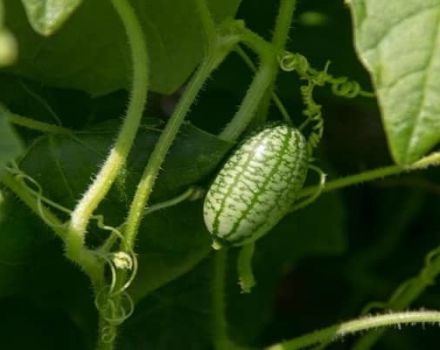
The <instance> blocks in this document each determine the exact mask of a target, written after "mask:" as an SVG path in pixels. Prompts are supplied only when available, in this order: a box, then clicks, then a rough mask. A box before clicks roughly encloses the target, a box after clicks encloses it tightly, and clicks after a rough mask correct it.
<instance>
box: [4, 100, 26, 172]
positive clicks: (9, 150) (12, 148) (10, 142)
mask: <svg viewBox="0 0 440 350" xmlns="http://www.w3.org/2000/svg"><path fill="white" fill-rule="evenodd" d="M2 108H3V107H2V106H0V176H1V175H2V172H3V171H4V167H5V165H6V163H8V162H9V161H11V160H13V159H14V158H16V157H17V156H18V155H19V154H20V152H21V150H22V146H21V142H20V140H19V139H18V137H17V136H16V135H15V133H14V130H12V128H11V126H10V125H9V123H8V121H7V120H6V115H5V113H4V110H3V109H2Z"/></svg>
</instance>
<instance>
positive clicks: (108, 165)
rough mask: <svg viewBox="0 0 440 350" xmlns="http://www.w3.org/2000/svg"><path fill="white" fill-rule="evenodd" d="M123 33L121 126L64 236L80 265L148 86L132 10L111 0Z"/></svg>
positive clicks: (142, 44)
mask: <svg viewBox="0 0 440 350" xmlns="http://www.w3.org/2000/svg"><path fill="white" fill-rule="evenodd" d="M112 4H113V6H114V8H115V10H116V12H117V13H118V15H119V17H120V19H121V21H122V23H123V25H124V28H125V30H126V33H127V38H128V43H129V46H130V53H131V58H132V62H133V79H132V82H133V83H132V89H131V93H130V102H129V106H128V109H127V113H126V117H125V119H124V122H123V125H122V128H121V130H120V132H119V134H118V137H117V139H116V142H115V144H114V146H113V148H112V149H111V150H110V154H109V155H108V157H107V159H106V160H105V162H104V165H103V166H102V168H101V170H100V171H99V173H98V174H97V176H96V178H95V180H94V181H93V182H92V184H91V185H90V187H89V188H88V189H87V191H86V193H85V194H84V195H83V197H82V198H81V199H80V201H79V202H78V204H77V205H76V207H75V209H74V211H73V213H72V216H71V221H70V226H69V231H68V235H67V239H66V253H67V256H68V257H69V258H71V259H72V260H73V261H76V262H78V263H79V264H80V265H81V264H82V262H81V261H82V260H83V259H82V256H87V255H89V254H87V252H86V250H85V249H84V244H85V232H86V229H87V225H88V223H89V221H90V218H91V216H92V215H93V212H94V210H95V209H96V208H97V207H98V205H99V203H100V202H101V201H102V199H103V198H104V197H105V196H106V194H107V192H108V191H109V189H110V187H111V186H112V184H113V182H114V181H115V179H116V177H117V175H118V173H119V171H120V170H121V168H122V167H123V166H124V164H125V161H126V158H127V155H128V153H129V151H130V149H131V146H132V144H133V141H134V138H135V136H136V133H137V130H138V128H139V124H140V121H141V117H142V112H143V110H144V107H145V103H146V97H147V89H148V68H147V67H148V64H147V63H148V62H147V48H146V45H145V40H144V34H143V32H142V28H141V26H140V24H139V21H138V19H137V17H136V14H135V12H134V9H133V8H132V7H131V5H130V4H129V3H128V1H127V0H112Z"/></svg>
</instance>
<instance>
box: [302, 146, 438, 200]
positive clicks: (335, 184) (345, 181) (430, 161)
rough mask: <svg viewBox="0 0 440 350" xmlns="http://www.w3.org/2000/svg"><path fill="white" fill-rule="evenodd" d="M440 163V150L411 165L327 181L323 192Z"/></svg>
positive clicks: (308, 190)
mask: <svg viewBox="0 0 440 350" xmlns="http://www.w3.org/2000/svg"><path fill="white" fill-rule="evenodd" d="M438 165H440V152H434V153H431V154H430V155H427V156H426V157H423V158H422V159H420V160H419V161H417V162H415V163H413V164H411V165H390V166H387V167H383V168H377V169H373V170H367V171H364V172H362V173H360V174H356V175H350V176H346V177H341V178H339V179H336V180H333V181H329V182H327V183H326V185H325V187H324V189H323V190H322V192H330V191H334V190H337V189H340V188H344V187H348V186H351V185H356V184H360V183H363V182H367V181H372V180H377V179H380V178H383V177H386V176H390V175H397V174H401V173H404V172H409V171H414V170H422V169H425V168H428V167H430V166H438ZM316 187H317V186H309V187H304V188H303V189H302V190H301V191H300V193H299V194H298V198H301V197H306V196H309V195H311V194H313V193H314V192H315V191H316V189H317V188H316Z"/></svg>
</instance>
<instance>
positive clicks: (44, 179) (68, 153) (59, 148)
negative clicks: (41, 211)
mask: <svg viewBox="0 0 440 350" xmlns="http://www.w3.org/2000/svg"><path fill="white" fill-rule="evenodd" d="M117 130H118V126H117V125H116V123H115V121H112V122H111V123H105V124H102V125H100V126H97V127H94V128H92V129H89V130H87V131H81V132H78V133H75V134H72V135H70V136H66V135H47V136H43V137H41V138H39V139H38V140H37V141H35V142H34V143H33V144H32V146H31V147H30V148H29V150H28V151H27V152H26V155H25V156H24V157H23V159H22V161H21V164H20V167H21V168H22V169H23V170H24V171H25V172H26V173H27V174H29V175H30V176H31V177H33V178H34V179H35V180H36V181H37V182H38V183H39V184H40V185H41V186H42V187H43V191H44V194H45V195H46V196H48V197H50V198H51V199H53V200H55V201H56V202H58V203H60V204H63V205H65V206H67V207H70V208H72V207H73V205H74V204H75V203H76V202H77V200H78V197H79V196H80V195H81V193H83V192H84V190H85V189H86V188H87V186H88V184H89V183H90V178H91V177H92V176H93V174H95V173H96V172H97V171H98V168H99V165H100V164H102V162H103V161H104V159H105V157H106V156H107V154H108V151H109V149H110V147H111V146H112V144H113V140H114V136H115V134H116V132H117ZM159 134H160V131H158V130H157V129H154V128H151V127H149V126H148V125H145V124H144V125H143V127H142V128H141V130H140V131H139V133H138V136H137V138H136V140H135V142H134V145H133V148H132V151H131V153H130V155H129V158H128V164H127V169H126V171H125V172H124V174H122V175H121V177H120V179H119V182H118V185H117V186H115V188H114V191H113V192H112V193H111V194H110V197H109V198H107V201H106V202H107V203H108V204H109V205H112V204H114V206H118V207H119V208H120V210H121V209H122V210H124V209H125V205H128V202H127V201H129V200H130V198H131V197H132V195H133V194H134V191H135V189H136V186H137V183H138V181H139V179H140V177H141V174H142V173H143V171H144V167H145V165H146V164H147V161H148V158H149V156H150V154H151V152H152V150H153V146H154V144H155V143H156V141H157V139H158V137H159ZM231 146H232V145H231V144H229V143H227V142H225V141H222V140H220V139H218V138H216V137H215V136H213V135H211V134H208V133H206V132H204V131H202V130H200V129H198V128H196V127H194V126H191V125H190V124H186V125H185V126H184V127H182V129H181V131H180V132H179V134H178V136H177V138H176V140H175V141H174V143H173V146H172V147H171V150H170V152H169V154H168V155H167V157H166V159H165V163H164V165H163V171H162V172H161V173H160V176H159V177H158V179H157V181H156V185H155V188H154V192H153V202H156V201H158V200H164V199H170V198H171V197H173V196H176V195H178V194H180V193H181V192H182V191H184V190H186V189H187V187H188V186H189V185H192V184H194V183H196V182H198V181H200V180H202V179H203V178H204V177H206V176H207V175H208V174H210V173H211V172H212V171H213V169H215V167H217V165H218V164H219V162H220V161H221V159H222V158H223V157H224V155H225V154H226V152H227V151H228V150H229V149H230V147H231ZM121 202H122V205H121Z"/></svg>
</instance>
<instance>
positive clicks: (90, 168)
mask: <svg viewBox="0 0 440 350" xmlns="http://www.w3.org/2000/svg"><path fill="white" fill-rule="evenodd" d="M116 130H117V128H116V127H115V124H114V123H112V124H108V125H107V127H104V126H101V127H100V128H95V129H93V130H89V131H84V132H78V133H76V134H74V135H72V136H70V137H69V136H67V137H66V136H60V135H48V136H44V137H42V138H40V139H39V140H38V141H36V142H34V143H33V145H32V147H31V148H30V149H29V150H28V152H27V153H26V155H25V157H24V158H23V160H22V162H21V163H20V167H21V169H22V170H23V171H25V172H26V173H27V174H28V175H30V176H31V177H32V178H34V179H35V180H36V181H37V182H38V183H39V184H40V185H41V186H42V188H43V194H44V195H45V196H47V197H49V198H51V199H52V200H54V201H56V202H58V203H60V204H63V205H64V206H66V207H68V208H72V207H73V205H74V203H76V202H77V200H78V198H77V197H78V196H80V194H81V193H83V192H84V190H85V188H86V187H87V185H88V183H89V182H90V178H92V176H93V174H94V173H96V171H97V170H98V166H99V164H102V162H103V160H104V158H105V156H106V155H107V153H108V149H109V147H110V146H111V144H112V142H113V140H114V134H115V132H116ZM158 136H159V132H158V131H157V130H154V129H151V128H148V127H145V126H144V127H143V128H142V129H141V130H140V132H139V134H138V137H137V139H136V140H135V144H134V147H133V149H132V152H131V154H130V156H129V159H128V165H127V170H126V171H125V173H126V174H125V175H123V176H121V177H120V179H119V181H118V183H117V185H116V186H115V187H114V189H113V191H112V192H111V193H110V195H109V196H107V198H106V199H105V201H104V202H103V203H102V205H101V206H100V208H99V209H98V211H97V212H98V213H99V214H103V215H104V217H105V221H106V224H110V225H120V224H121V223H122V221H123V220H124V219H125V217H126V213H127V209H128V206H129V202H130V200H131V198H132V196H133V194H134V191H135V188H136V185H137V183H138V181H139V179H140V176H141V174H142V172H143V170H144V167H145V165H146V163H147V161H148V157H149V156H150V154H151V151H152V148H153V145H154V144H155V142H156V141H157V139H158ZM230 147H231V144H229V143H226V142H224V141H221V140H219V139H217V138H216V137H214V136H213V135H210V134H208V133H205V132H203V131H201V130H200V129H197V128H195V127H193V126H191V125H189V124H187V125H185V126H184V127H183V128H182V129H181V131H180V133H179V134H178V137H177V139H176V140H175V142H174V144H173V146H172V148H171V150H170V152H169V154H168V156H167V158H166V160H165V163H164V166H163V171H162V172H161V173H160V176H159V177H158V179H157V182H156V187H155V189H154V192H153V195H154V196H153V201H156V202H157V201H160V200H164V199H170V198H171V197H173V196H175V195H178V194H180V193H181V192H182V191H184V190H186V189H187V187H188V186H190V185H192V184H194V183H196V182H198V181H201V180H203V179H204V178H205V177H206V176H207V175H208V174H210V173H211V172H212V171H213V169H214V168H215V167H217V165H218V163H219V162H220V161H221V159H222V158H223V157H224V155H225V153H226V152H227V151H228V150H229V148H230ZM201 213H202V208H201V203H200V201H198V202H187V203H183V204H181V205H179V206H176V207H172V208H169V209H165V210H161V211H158V212H154V213H152V214H150V215H148V216H147V217H146V218H145V220H144V221H143V223H142V225H141V228H140V232H139V239H138V246H137V249H136V252H137V254H138V258H139V273H138V276H137V278H136V280H135V282H134V284H133V285H132V289H131V293H132V295H133V297H134V298H135V299H136V300H139V299H141V298H142V297H143V296H144V295H145V294H147V293H149V292H151V291H152V290H154V289H156V288H158V287H160V286H161V285H162V284H164V283H167V282H169V281H170V280H172V279H174V278H175V277H177V276H178V275H180V274H182V273H185V272H186V271H188V270H189V269H191V268H192V267H193V266H194V265H195V264H196V263H197V262H199V261H200V260H201V259H202V258H203V257H204V256H206V254H207V252H208V251H209V249H210V237H209V233H208V232H207V231H206V229H205V226H204V223H203V221H202V217H203V216H202V214H201ZM91 233H92V234H93V232H91ZM97 236H98V235H97ZM99 236H102V234H101V235H99ZM92 241H93V237H92ZM95 241H96V236H95Z"/></svg>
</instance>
